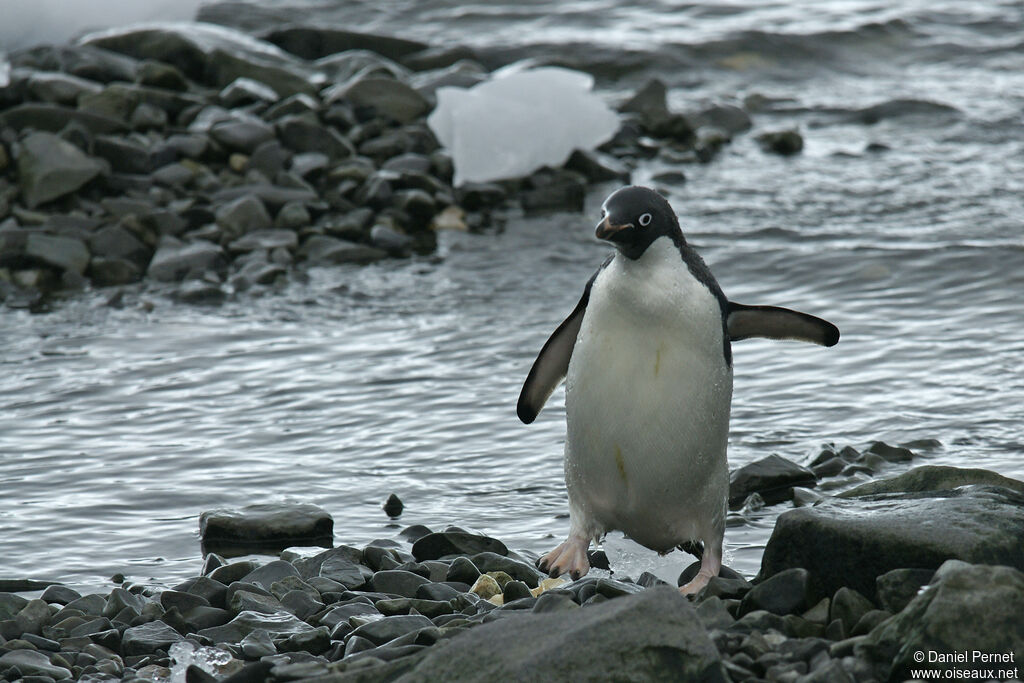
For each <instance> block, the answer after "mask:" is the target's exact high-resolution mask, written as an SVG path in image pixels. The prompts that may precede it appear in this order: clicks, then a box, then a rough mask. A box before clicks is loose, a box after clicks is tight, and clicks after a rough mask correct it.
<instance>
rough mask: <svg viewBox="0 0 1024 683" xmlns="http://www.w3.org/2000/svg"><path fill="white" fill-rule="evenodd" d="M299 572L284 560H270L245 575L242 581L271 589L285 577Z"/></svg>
mask: <svg viewBox="0 0 1024 683" xmlns="http://www.w3.org/2000/svg"><path fill="white" fill-rule="evenodd" d="M298 575H299V572H298V570H296V569H295V567H294V566H293V565H292V564H290V563H288V562H285V561H284V560H274V561H273V562H268V563H267V564H265V565H263V566H262V567H260V568H259V569H255V570H253V571H251V572H249V573H248V574H246V575H245V576H244V577H242V579H241V581H243V582H245V583H254V584H256V585H257V586H260V587H262V588H264V589H266V590H270V587H271V586H272V585H273V584H274V583H275V582H277V581H281V580H282V579H284V578H285V577H288V576H294V577H298Z"/></svg>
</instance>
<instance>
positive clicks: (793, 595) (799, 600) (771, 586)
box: [740, 567, 813, 615]
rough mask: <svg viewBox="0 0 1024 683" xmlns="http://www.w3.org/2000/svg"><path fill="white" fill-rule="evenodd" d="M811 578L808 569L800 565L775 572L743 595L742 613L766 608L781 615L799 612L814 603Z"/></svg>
mask: <svg viewBox="0 0 1024 683" xmlns="http://www.w3.org/2000/svg"><path fill="white" fill-rule="evenodd" d="M809 579H810V577H809V576H808V573H807V570H806V569H802V568H799V567H796V568H792V569H787V570H785V571H781V572H778V573H776V574H773V575H772V576H771V577H769V578H768V579H766V580H764V581H762V582H761V583H759V584H757V585H755V586H754V587H753V588H752V589H751V590H750V592H748V593H747V594H746V595H745V596H744V597H743V601H742V602H741V603H740V613H741V614H746V613H748V612H752V611H754V610H765V611H767V612H770V613H772V614H779V615H785V614H799V613H801V612H803V611H805V610H806V609H808V608H809V607H810V606H811V604H813V603H812V598H813V596H812V595H811V593H810V591H809V585H808V584H809Z"/></svg>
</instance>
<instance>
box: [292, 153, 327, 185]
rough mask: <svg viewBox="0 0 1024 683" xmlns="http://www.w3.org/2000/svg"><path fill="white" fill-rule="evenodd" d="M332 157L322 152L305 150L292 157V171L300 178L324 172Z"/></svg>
mask: <svg viewBox="0 0 1024 683" xmlns="http://www.w3.org/2000/svg"><path fill="white" fill-rule="evenodd" d="M330 162H331V160H330V158H328V156H327V155H326V154H324V153H322V152H303V153H301V154H296V155H295V156H293V157H292V166H291V169H290V170H291V172H292V173H293V174H295V175H297V176H298V177H300V178H307V179H308V177H309V176H316V175H317V174H321V173H323V172H324V171H325V170H326V169H327V167H328V166H329V165H330Z"/></svg>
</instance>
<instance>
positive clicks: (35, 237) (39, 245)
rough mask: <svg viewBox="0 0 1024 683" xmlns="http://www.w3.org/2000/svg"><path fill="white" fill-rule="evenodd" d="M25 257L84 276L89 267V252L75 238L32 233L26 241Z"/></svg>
mask: <svg viewBox="0 0 1024 683" xmlns="http://www.w3.org/2000/svg"><path fill="white" fill-rule="evenodd" d="M25 256H26V257H28V258H30V259H32V260H34V261H38V262H39V263H44V264H46V265H48V266H52V267H54V268H58V269H60V270H66V271H70V272H72V273H78V274H82V273H84V272H85V268H86V266H88V265H89V250H88V248H86V246H85V244H83V243H82V241H81V240H77V239H75V238H73V237H62V236H59V235H47V234H44V233H38V232H31V233H29V234H28V236H27V238H26V240H25Z"/></svg>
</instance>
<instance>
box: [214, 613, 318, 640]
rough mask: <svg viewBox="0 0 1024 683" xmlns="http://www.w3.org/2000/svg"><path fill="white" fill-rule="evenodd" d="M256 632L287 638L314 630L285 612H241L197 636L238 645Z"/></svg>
mask: <svg viewBox="0 0 1024 683" xmlns="http://www.w3.org/2000/svg"><path fill="white" fill-rule="evenodd" d="M257 630H263V631H265V632H267V633H269V634H270V635H271V636H272V637H279V636H284V637H287V636H290V635H292V634H295V633H305V632H307V631H313V630H315V628H314V627H313V626H310V625H309V624H307V623H306V622H304V621H302V620H301V619H299V618H297V617H295V616H294V615H291V614H288V613H287V612H278V613H276V614H260V613H259V612H242V613H241V614H239V615H238V616H236V617H235V618H234V619H232V620H231V621H229V622H228V623H226V624H224V625H223V626H215V627H213V628H206V629H203V630H201V631H199V632H198V634H197V635H200V636H203V637H206V638H209V639H210V640H211V641H213V642H214V643H238V642H240V641H241V640H242V638H244V637H246V636H247V635H249V634H250V633H252V632H253V631H257Z"/></svg>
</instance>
